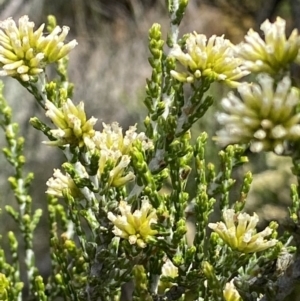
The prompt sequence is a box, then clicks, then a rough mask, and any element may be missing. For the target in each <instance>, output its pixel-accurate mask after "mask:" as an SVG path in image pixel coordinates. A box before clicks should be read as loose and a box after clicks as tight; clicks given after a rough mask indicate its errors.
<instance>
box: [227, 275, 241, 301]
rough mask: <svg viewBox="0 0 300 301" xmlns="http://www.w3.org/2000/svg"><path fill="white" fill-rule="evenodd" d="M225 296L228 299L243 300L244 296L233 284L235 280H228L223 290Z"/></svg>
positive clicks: (230, 300)
mask: <svg viewBox="0 0 300 301" xmlns="http://www.w3.org/2000/svg"><path fill="white" fill-rule="evenodd" d="M223 296H224V299H225V300H226V301H242V298H241V296H240V294H239V292H238V291H237V289H236V288H235V286H234V284H233V280H231V281H230V282H227V283H226V285H225V288H224V290H223Z"/></svg>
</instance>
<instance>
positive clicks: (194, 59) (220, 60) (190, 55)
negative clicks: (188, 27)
mask: <svg viewBox="0 0 300 301" xmlns="http://www.w3.org/2000/svg"><path fill="white" fill-rule="evenodd" d="M170 56H172V57H175V58H176V59H177V60H178V61H179V62H180V63H181V65H182V66H183V67H184V68H185V69H186V70H187V72H181V71H175V70H172V71H171V75H172V76H173V77H174V78H176V79H177V80H179V81H181V82H188V83H193V82H195V81H196V80H198V79H200V78H202V77H204V78H208V79H209V80H210V81H222V82H225V83H226V84H229V85H230V86H236V85H237V84H238V82H237V80H239V79H240V78H241V77H243V76H245V75H247V74H248V73H249V72H247V71H242V70H241V68H240V66H241V63H242V60H241V59H240V58H237V57H236V56H235V51H234V45H233V44H231V43H230V41H229V40H227V39H224V36H221V37H217V36H215V35H213V36H212V37H210V38H209V39H208V40H207V37H206V36H205V35H203V34H197V33H196V32H194V33H192V34H190V35H189V37H188V38H187V40H186V49H184V50H182V49H181V47H180V46H179V45H174V47H173V49H172V50H171V52H170Z"/></svg>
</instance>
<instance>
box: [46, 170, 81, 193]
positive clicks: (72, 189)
mask: <svg viewBox="0 0 300 301" xmlns="http://www.w3.org/2000/svg"><path fill="white" fill-rule="evenodd" d="M46 185H47V186H48V189H47V191H46V193H48V194H50V195H53V196H57V197H63V193H64V191H69V193H70V194H71V195H72V196H78V195H80V194H81V193H80V190H79V188H78V187H77V186H76V185H75V183H74V181H73V179H72V178H71V177H70V175H69V174H66V175H64V174H63V173H62V172H61V171H60V170H59V169H54V173H53V177H51V178H50V179H49V180H48V181H47V182H46Z"/></svg>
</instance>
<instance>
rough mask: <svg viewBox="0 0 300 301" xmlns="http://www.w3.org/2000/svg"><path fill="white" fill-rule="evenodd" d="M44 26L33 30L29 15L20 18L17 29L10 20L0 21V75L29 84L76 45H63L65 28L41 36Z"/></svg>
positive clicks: (67, 30)
mask: <svg viewBox="0 0 300 301" xmlns="http://www.w3.org/2000/svg"><path fill="white" fill-rule="evenodd" d="M44 27H45V24H42V25H41V26H40V27H39V28H38V29H37V30H35V31H34V30H33V29H34V23H33V22H30V21H29V18H28V16H23V17H21V18H20V19H19V22H18V26H17V24H16V23H15V21H14V20H13V19H12V18H8V19H6V20H4V21H2V22H0V66H1V67H2V70H1V71H0V75H2V76H6V75H8V76H12V77H15V78H17V79H20V80H22V81H25V82H26V81H29V80H30V79H32V78H33V77H35V76H36V75H37V74H39V73H41V72H43V71H44V68H45V66H46V65H47V64H50V63H52V62H55V61H58V60H59V59H61V58H63V57H64V56H66V55H67V54H68V53H69V52H70V51H71V50H72V49H73V48H74V47H75V46H76V45H77V42H76V40H72V41H71V42H69V43H67V44H65V43H64V40H65V38H66V36H67V34H68V32H69V28H68V27H66V26H64V27H63V28H60V27H59V26H57V27H56V28H54V30H53V31H52V32H51V33H50V34H49V35H48V36H44V35H43V30H44Z"/></svg>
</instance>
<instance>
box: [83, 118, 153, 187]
mask: <svg viewBox="0 0 300 301" xmlns="http://www.w3.org/2000/svg"><path fill="white" fill-rule="evenodd" d="M136 140H139V141H140V142H141V143H142V147H143V149H144V150H148V149H150V148H152V147H153V143H152V141H151V140H149V139H148V138H147V137H146V135H145V133H143V132H141V133H137V132H136V126H135V125H134V126H131V127H130V128H129V129H128V130H127V131H126V132H125V135H123V132H122V128H121V127H120V126H119V124H118V123H117V122H113V123H112V124H105V123H103V131H102V132H99V131H97V132H95V135H94V136H93V137H92V139H91V140H89V143H87V144H86V145H87V147H88V149H89V150H90V151H91V152H96V153H99V156H100V159H99V167H98V174H97V175H98V179H99V180H100V181H104V182H105V184H106V185H108V186H114V187H119V186H123V185H125V184H126V183H127V182H129V181H132V180H134V179H135V175H134V174H133V172H131V171H129V170H128V169H129V165H130V161H131V158H130V151H131V148H132V145H133V143H134V142H135V141H136ZM107 171H108V172H109V177H108V179H107V178H106V177H107V176H106V175H105V172H107Z"/></svg>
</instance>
